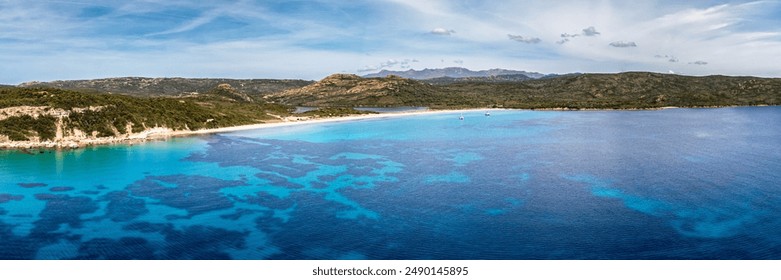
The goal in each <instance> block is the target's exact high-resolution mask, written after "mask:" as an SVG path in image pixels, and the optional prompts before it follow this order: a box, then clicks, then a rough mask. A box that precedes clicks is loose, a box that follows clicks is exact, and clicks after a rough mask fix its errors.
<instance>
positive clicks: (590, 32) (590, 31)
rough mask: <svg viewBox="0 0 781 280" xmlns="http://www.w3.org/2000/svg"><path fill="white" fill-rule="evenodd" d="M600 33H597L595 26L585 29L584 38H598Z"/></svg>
mask: <svg viewBox="0 0 781 280" xmlns="http://www.w3.org/2000/svg"><path fill="white" fill-rule="evenodd" d="M599 34H600V33H599V32H597V29H596V28H594V27H593V26H589V27H588V28H584V29H583V36H597V35H599Z"/></svg>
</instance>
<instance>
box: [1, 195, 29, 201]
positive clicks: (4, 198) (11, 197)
mask: <svg viewBox="0 0 781 280" xmlns="http://www.w3.org/2000/svg"><path fill="white" fill-rule="evenodd" d="M23 198H24V196H22V195H13V194H9V193H0V203H6V202H9V201H12V200H13V201H20V200H22V199H23Z"/></svg>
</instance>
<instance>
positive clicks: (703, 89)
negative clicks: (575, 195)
mask: <svg viewBox="0 0 781 280" xmlns="http://www.w3.org/2000/svg"><path fill="white" fill-rule="evenodd" d="M266 98H267V99H268V100H271V101H275V102H279V103H284V104H291V105H302V106H378V107H387V106H429V107H433V108H475V107H503V108H522V109H536V108H574V109H576V108H595V109H629V108H659V107H668V106H678V107H700V106H750V105H779V104H781V79H778V78H757V77H728V76H707V77H691V76H680V75H668V74H657V73H647V72H629V73H619V74H578V75H564V76H557V77H551V78H544V79H531V80H522V81H515V82H512V81H502V82H496V81H487V80H477V81H475V80H470V79H463V80H461V81H451V82H448V83H440V82H435V83H426V82H425V81H416V80H410V79H404V78H399V77H394V76H390V77H386V78H360V77H358V76H355V75H332V76H329V77H327V78H325V79H323V80H321V81H319V82H316V83H314V84H311V85H308V86H305V87H303V88H299V89H292V90H287V91H284V92H281V93H276V94H271V95H268V96H267V97H266Z"/></svg>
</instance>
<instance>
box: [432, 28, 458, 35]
mask: <svg viewBox="0 0 781 280" xmlns="http://www.w3.org/2000/svg"><path fill="white" fill-rule="evenodd" d="M430 33H431V34H434V35H444V36H450V34H453V33H456V31H455V30H453V29H445V28H442V27H437V28H434V29H432V30H431V32H430Z"/></svg>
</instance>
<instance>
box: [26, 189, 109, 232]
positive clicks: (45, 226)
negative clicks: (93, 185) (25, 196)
mask: <svg viewBox="0 0 781 280" xmlns="http://www.w3.org/2000/svg"><path fill="white" fill-rule="evenodd" d="M35 198H36V199H38V200H43V201H46V207H45V208H44V209H43V211H41V213H40V214H38V216H39V217H40V219H39V220H37V221H35V223H34V224H35V228H34V229H33V232H34V233H47V232H51V231H55V230H57V229H58V228H59V227H60V225H62V224H67V225H69V226H71V227H74V228H79V227H81V224H82V220H81V217H80V216H81V215H83V214H88V213H92V212H95V211H97V210H98V204H97V203H96V202H95V201H93V200H92V199H90V198H89V197H85V196H69V195H54V194H36V195H35Z"/></svg>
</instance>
